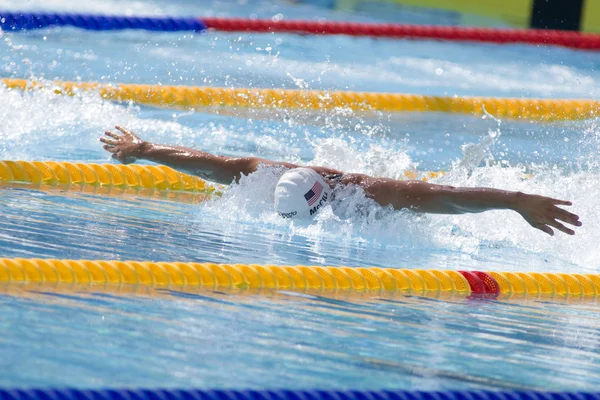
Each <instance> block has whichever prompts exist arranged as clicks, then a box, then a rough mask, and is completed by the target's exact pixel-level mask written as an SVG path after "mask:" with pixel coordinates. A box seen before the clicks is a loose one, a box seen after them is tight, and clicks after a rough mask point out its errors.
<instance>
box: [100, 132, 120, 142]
mask: <svg viewBox="0 0 600 400" xmlns="http://www.w3.org/2000/svg"><path fill="white" fill-rule="evenodd" d="M104 134H105V135H106V136H110V137H111V138H113V139H117V140H120V139H121V136H120V135H117V134H116V133H114V132H111V131H106V132H104Z"/></svg>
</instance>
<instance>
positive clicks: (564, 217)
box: [554, 208, 582, 226]
mask: <svg viewBox="0 0 600 400" xmlns="http://www.w3.org/2000/svg"><path fill="white" fill-rule="evenodd" d="M554 218H555V219H558V220H560V221H563V222H566V223H567V224H571V225H575V226H581V225H582V223H581V221H580V220H579V215H575V214H573V213H570V212H568V211H566V210H562V209H560V208H556V210H555V214H554Z"/></svg>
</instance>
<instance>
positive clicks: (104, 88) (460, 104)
mask: <svg viewBox="0 0 600 400" xmlns="http://www.w3.org/2000/svg"><path fill="white" fill-rule="evenodd" d="M2 82H3V83H4V85H5V86H6V87H8V88H13V89H21V90H27V89H35V88H41V87H49V88H52V89H54V91H55V93H57V94H67V95H73V94H75V93H77V92H79V91H96V92H98V93H99V94H100V95H101V96H102V97H103V98H105V99H108V100H117V101H132V102H136V103H139V104H146V105H152V106H158V107H168V108H182V109H195V108H199V107H251V108H281V109H311V110H332V109H336V108H350V109H352V110H355V111H386V112H403V111H411V112H426V111H435V112H448V113H463V114H476V115H481V114H483V112H484V108H485V110H486V111H487V112H489V113H491V114H492V115H495V116H497V117H508V118H522V119H530V120H542V121H551V120H576V119H585V118H591V117H595V116H597V115H598V114H599V113H600V102H598V101H596V100H571V99H518V98H494V97H457V96H454V97H449V96H424V95H413V94H397V93H368V92H350V91H316V90H289V89H288V90H284V89H249V88H239V89H231V88H211V87H193V86H164V85H135V84H114V85H109V84H105V85H101V84H98V83H90V82H62V81H54V82H45V83H44V82H33V81H28V80H23V79H9V78H4V79H2Z"/></svg>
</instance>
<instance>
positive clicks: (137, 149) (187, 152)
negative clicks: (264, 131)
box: [100, 126, 340, 184]
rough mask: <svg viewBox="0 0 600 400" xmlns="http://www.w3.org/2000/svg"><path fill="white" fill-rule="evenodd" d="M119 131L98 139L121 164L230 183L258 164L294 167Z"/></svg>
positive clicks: (326, 171) (284, 163)
mask: <svg viewBox="0 0 600 400" xmlns="http://www.w3.org/2000/svg"><path fill="white" fill-rule="evenodd" d="M115 128H116V129H117V130H119V131H120V132H121V134H118V133H114V132H111V131H106V132H105V135H106V136H103V137H102V138H100V141H101V142H102V143H104V144H105V145H104V149H105V150H106V151H109V152H111V153H112V157H113V158H114V159H115V160H118V161H120V162H122V163H124V164H129V163H132V162H135V161H136V160H148V161H153V162H156V163H159V164H163V165H167V166H169V167H171V168H174V169H177V170H179V171H182V172H185V173H188V174H191V175H196V176H200V177H202V178H204V179H208V180H210V181H213V182H217V183H222V184H230V183H231V182H232V181H233V180H235V181H237V180H238V179H240V177H241V175H242V174H243V175H248V174H250V173H252V172H255V171H256V169H257V168H258V166H259V165H260V164H264V165H274V166H282V167H286V168H296V167H298V166H297V165H295V164H291V163H286V162H277V161H271V160H266V159H263V158H257V157H228V156H216V155H213V154H210V153H207V152H205V151H201V150H195V149H190V148H187V147H181V146H168V145H161V144H154V143H150V142H146V141H144V140H142V139H140V138H139V137H138V136H137V135H135V134H134V133H133V132H131V131H129V130H127V129H125V128H122V127H120V126H116V127H115ZM315 169H316V170H317V172H319V173H323V174H335V173H339V172H340V171H336V170H332V169H329V168H321V167H316V168H315Z"/></svg>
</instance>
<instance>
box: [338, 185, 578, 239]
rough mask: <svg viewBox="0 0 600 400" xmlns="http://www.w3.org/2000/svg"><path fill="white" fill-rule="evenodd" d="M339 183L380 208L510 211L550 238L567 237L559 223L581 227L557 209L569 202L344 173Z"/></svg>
mask: <svg viewBox="0 0 600 400" xmlns="http://www.w3.org/2000/svg"><path fill="white" fill-rule="evenodd" d="M342 183H345V184H357V185H359V186H361V187H362V188H363V189H364V190H365V193H366V194H367V195H368V196H370V197H371V198H372V199H373V200H375V201H376V202H377V203H379V204H380V205H382V206H388V205H391V206H392V207H394V208H395V209H403V208H406V209H413V210H415V211H420V212H426V213H439V214H463V213H479V212H483V211H487V210H503V209H504V210H513V211H516V212H518V213H519V214H521V216H522V217H523V218H524V219H525V220H526V221H527V222H528V223H529V224H530V225H531V226H533V227H534V228H536V229H539V230H541V231H543V232H545V233H547V234H549V235H554V231H553V230H552V228H555V229H558V230H559V231H562V232H564V233H567V234H569V235H574V234H575V232H574V231H573V230H572V229H569V228H567V227H566V226H565V225H563V223H566V224H570V225H573V226H581V221H579V216H577V215H575V214H573V213H571V212H569V211H567V210H564V209H562V208H560V207H558V206H570V205H571V202H570V201H564V200H557V199H552V198H549V197H544V196H538V195H531V194H526V193H522V192H511V191H506V190H499V189H491V188H457V187H453V186H444V185H434V184H431V183H427V182H421V181H398V180H394V179H388V178H373V177H370V176H367V175H359V174H347V175H344V178H343V179H342Z"/></svg>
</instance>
